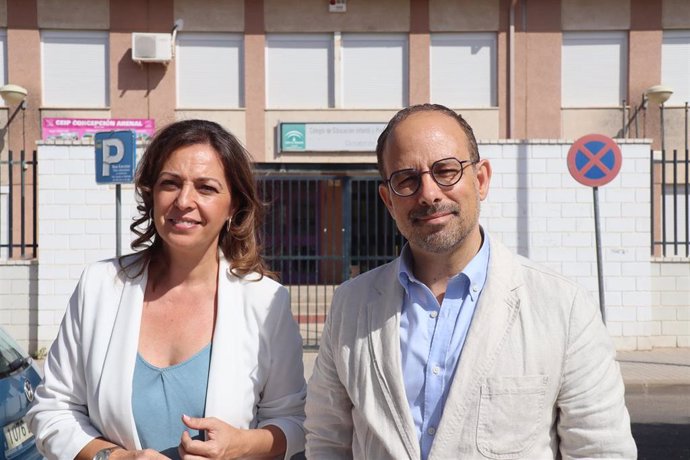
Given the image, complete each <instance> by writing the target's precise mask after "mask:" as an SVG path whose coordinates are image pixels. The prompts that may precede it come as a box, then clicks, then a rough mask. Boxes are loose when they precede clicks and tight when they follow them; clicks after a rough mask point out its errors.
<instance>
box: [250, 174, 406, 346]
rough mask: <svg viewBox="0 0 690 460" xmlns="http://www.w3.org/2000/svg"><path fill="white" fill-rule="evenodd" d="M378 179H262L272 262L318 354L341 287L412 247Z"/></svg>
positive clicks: (283, 176) (306, 341)
mask: <svg viewBox="0 0 690 460" xmlns="http://www.w3.org/2000/svg"><path fill="white" fill-rule="evenodd" d="M374 174H375V171H372V172H371V174H370V175H369V174H364V173H363V172H361V171H360V172H356V173H355V174H320V173H318V172H317V171H307V172H306V173H300V174H294V173H292V174H291V173H275V172H271V173H268V174H265V175H264V174H260V175H259V191H260V195H261V197H262V199H263V200H264V201H265V202H266V203H267V204H268V211H267V216H266V220H265V224H264V228H263V231H262V235H261V237H262V243H263V245H264V255H265V258H266V261H267V262H268V264H269V265H270V267H271V269H273V270H274V271H276V272H277V273H278V274H279V276H280V280H281V282H282V283H283V284H284V285H286V286H287V287H288V289H289V290H290V294H291V300H292V309H293V314H294V315H295V318H296V319H297V321H298V322H299V324H300V329H301V332H302V337H303V339H304V346H305V347H306V348H312V347H318V344H319V337H320V336H321V330H322V325H323V322H324V319H325V317H326V315H327V313H328V308H329V307H330V302H331V298H332V296H333V292H334V290H335V288H336V286H338V285H339V284H341V283H342V282H343V281H345V280H347V279H349V278H351V277H353V276H356V275H357V274H359V273H363V272H365V271H367V270H370V269H372V268H375V267H377V266H379V265H381V264H384V263H386V262H389V261H390V260H392V259H394V258H395V257H397V255H398V254H399V253H400V249H401V247H402V245H403V244H404V239H403V237H402V235H400V233H399V232H398V231H397V228H396V227H395V223H394V222H393V220H392V219H391V218H390V216H389V215H388V211H387V209H386V207H385V206H384V205H383V203H382V202H381V200H380V198H379V196H378V185H379V183H380V180H379V179H378V177H377V176H376V175H374Z"/></svg>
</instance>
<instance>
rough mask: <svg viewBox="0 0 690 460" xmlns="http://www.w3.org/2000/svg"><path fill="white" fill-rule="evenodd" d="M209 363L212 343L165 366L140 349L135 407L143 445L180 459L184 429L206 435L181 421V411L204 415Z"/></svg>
mask: <svg viewBox="0 0 690 460" xmlns="http://www.w3.org/2000/svg"><path fill="white" fill-rule="evenodd" d="M210 365H211V344H210V343H209V344H208V345H206V346H205V347H204V348H203V349H202V350H201V351H199V352H198V353H197V354H195V355H194V356H192V357H191V358H189V359H188V360H187V361H184V362H181V363H179V364H176V365H174V366H170V367H166V368H163V369H161V368H159V367H156V366H154V365H152V364H149V363H148V362H146V361H145V360H144V358H142V357H141V355H140V354H138V353H137V362H136V365H135V366H134V381H133V383H132V410H133V412H134V422H135V424H136V426H137V432H138V433H139V441H140V442H141V446H142V448H144V449H155V450H157V451H159V452H161V453H163V454H164V455H166V456H168V457H170V458H172V459H178V458H179V456H178V453H177V446H178V445H179V444H180V439H181V438H182V432H183V431H185V430H187V431H189V434H190V435H191V436H192V438H194V439H204V436H203V433H199V432H198V431H197V430H192V429H189V428H187V427H186V426H185V424H184V423H182V414H185V415H189V416H190V417H203V416H204V408H205V406H206V387H207V386H208V370H209V367H210Z"/></svg>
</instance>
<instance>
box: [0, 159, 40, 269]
mask: <svg viewBox="0 0 690 460" xmlns="http://www.w3.org/2000/svg"><path fill="white" fill-rule="evenodd" d="M36 177H37V160H36V151H34V152H33V155H32V156H31V158H30V159H27V158H26V154H25V152H24V150H22V151H21V152H20V153H19V158H17V157H16V156H15V154H14V153H13V152H12V151H11V150H10V151H9V152H8V154H7V160H1V161H0V258H3V259H12V258H22V259H25V258H35V257H36V256H37V251H38V234H37V221H36V210H37V208H38V206H37V202H36V200H37V195H38V194H37V191H36V184H37V181H36Z"/></svg>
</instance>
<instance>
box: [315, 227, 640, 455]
mask: <svg viewBox="0 0 690 460" xmlns="http://www.w3.org/2000/svg"><path fill="white" fill-rule="evenodd" d="M398 264H399V261H398V260H395V261H393V262H391V263H389V264H387V265H384V266H382V267H379V268H378V269H375V270H372V271H370V272H367V273H365V274H363V275H361V276H359V277H357V278H355V279H353V280H350V281H348V282H346V283H344V284H343V285H342V286H341V287H339V288H338V289H337V290H336V293H335V295H334V298H333V302H332V308H331V310H330V312H329V315H328V318H327V320H326V324H325V325H324V331H323V335H322V339H321V348H320V350H319V355H318V358H317V360H316V363H315V368H314V373H313V375H312V377H311V379H310V381H309V385H308V391H307V406H306V413H307V420H306V423H305V428H306V429H307V458H309V459H329V460H330V459H336V458H357V459H376V460H382V459H396V460H399V459H415V460H416V459H419V458H420V449H419V441H418V439H417V436H416V433H415V428H414V422H413V421H412V416H411V415H410V410H409V407H408V403H407V399H406V397H405V387H404V384H403V376H402V371H401V365H400V362H401V360H400V334H399V330H400V309H401V305H402V302H403V294H404V291H403V289H402V287H401V285H400V283H399V282H398V279H397V273H398ZM614 358H615V349H614V347H613V344H612V341H611V339H610V337H609V335H608V333H607V330H606V327H605V326H604V325H603V323H602V320H601V315H600V312H599V309H598V306H597V304H595V303H594V302H593V300H592V299H591V297H590V296H589V295H587V294H586V293H585V291H584V290H583V289H582V288H580V287H578V286H577V285H576V284H575V283H573V282H572V281H570V280H568V279H566V278H564V277H562V276H560V275H558V274H555V273H553V272H551V271H549V270H548V269H545V268H543V267H540V266H538V265H536V264H534V263H532V262H530V261H529V260H527V259H524V258H522V257H519V256H515V255H513V254H512V253H511V252H510V251H509V250H508V249H507V248H505V247H504V246H503V245H501V244H500V243H499V242H497V241H495V240H492V241H491V255H490V261H489V272H488V277H487V282H486V285H485V287H484V291H483V292H482V294H481V297H480V300H479V304H478V305H477V309H476V311H475V314H474V318H473V319H472V324H471V326H470V330H469V333H468V336H467V340H466V342H465V345H464V348H463V350H462V354H461V356H460V360H459V362H458V367H457V369H456V371H455V376H454V379H453V382H452V384H451V388H450V391H449V394H448V399H447V401H446V405H445V408H444V411H443V416H442V419H441V422H440V425H439V427H438V430H437V431H436V434H435V439H434V442H433V445H432V448H431V452H430V454H429V458H430V459H486V458H489V459H531V460H532V459H551V458H560V457H562V458H635V457H636V454H637V453H636V447H635V443H634V441H633V438H632V436H631V432H630V418H629V416H628V412H627V410H626V408H625V401H624V398H623V393H624V387H623V381H622V378H621V374H620V370H619V367H618V363H617V362H616V361H615V360H614Z"/></svg>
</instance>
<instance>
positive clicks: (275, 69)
mask: <svg viewBox="0 0 690 460" xmlns="http://www.w3.org/2000/svg"><path fill="white" fill-rule="evenodd" d="M266 48H267V49H266V106H267V107H268V108H270V109H277V108H279V109H282V108H289V109H320V108H328V107H333V99H334V98H333V37H332V35H328V34H269V35H267V36H266Z"/></svg>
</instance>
